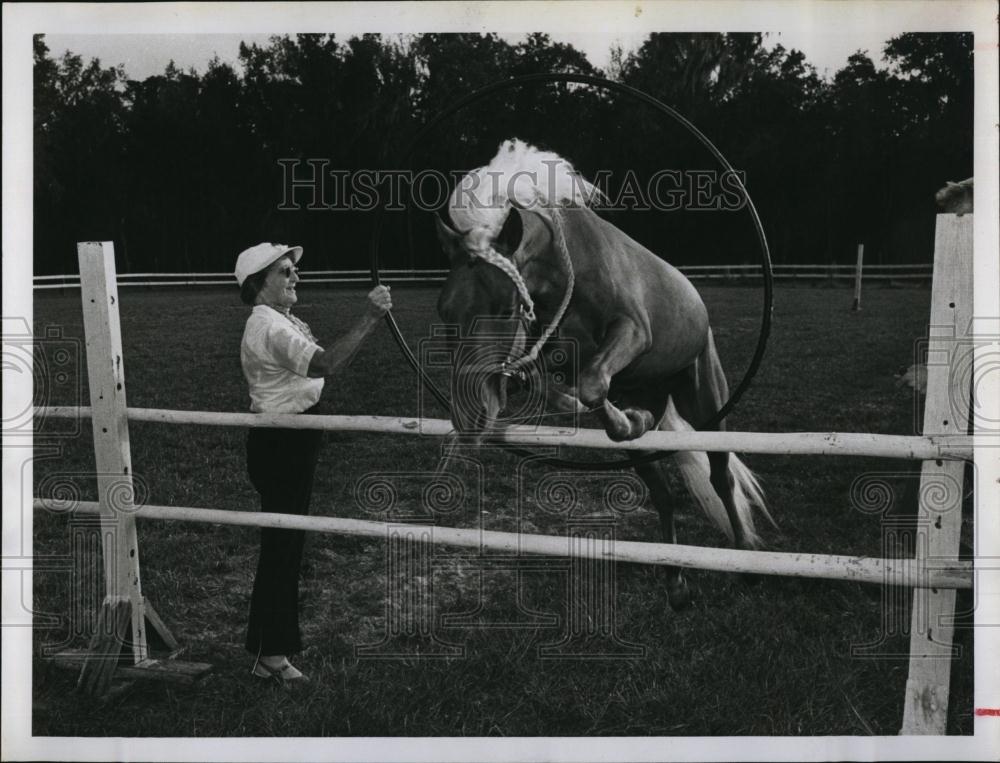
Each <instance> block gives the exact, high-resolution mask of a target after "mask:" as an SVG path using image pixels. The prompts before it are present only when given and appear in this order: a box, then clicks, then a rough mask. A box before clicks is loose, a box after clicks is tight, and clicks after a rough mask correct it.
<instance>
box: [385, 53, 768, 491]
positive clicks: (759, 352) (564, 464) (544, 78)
mask: <svg viewBox="0 0 1000 763" xmlns="http://www.w3.org/2000/svg"><path fill="white" fill-rule="evenodd" d="M549 82H576V83H579V84H584V85H591V86H593V87H599V88H604V89H605V90H611V91H614V92H619V93H624V94H625V95H630V96H632V97H634V98H637V99H638V100H640V101H642V102H643V103H646V104H648V105H650V106H652V107H653V108H654V109H656V110H657V111H659V112H660V113H662V114H665V115H667V116H669V117H670V118H671V119H673V120H674V121H675V122H677V123H678V124H680V125H681V126H683V127H684V128H685V129H686V130H687V131H688V132H690V133H691V134H692V135H693V136H694V137H695V138H697V139H698V141H699V142H700V143H701V144H702V145H703V146H704V147H705V148H706V149H708V151H709V153H711V154H712V156H713V157H714V158H715V160H716V161H717V162H719V164H720V165H722V167H723V169H725V170H726V171H727V172H729V173H730V174H731V175H732V177H733V178H735V180H736V182H737V183H738V185H739V190H740V192H741V193H742V194H743V198H744V199H745V200H746V205H747V209H748V210H749V211H750V216H751V218H752V220H753V224H754V228H755V230H756V231H757V241H758V243H759V245H760V264H761V270H762V272H763V276H764V309H763V311H762V315H761V323H760V332H759V334H758V337H757V346H756V348H755V350H754V354H753V357H752V358H751V360H750V365H749V366H748V367H747V370H746V373H744V375H743V378H742V379H741V380H740V383H739V384H738V385H737V386H736V389H735V390H733V392H732V393H731V394H730V396H729V400H727V401H726V403H725V405H723V406H722V407H721V408H720V409H719V410H718V412H717V413H716V414H715V415H714V416H713V417H712V418H710V419H709V420H708V421H705V422H701V423H700V424H699V425H698V426H696V427H695V428H696V429H699V430H706V429H714V428H715V427H717V426H718V425H719V424H720V423H721V422H722V421H723V419H725V417H726V416H728V415H729V413H730V412H731V411H732V409H733V408H734V407H735V405H736V403H738V402H739V400H740V398H741V397H743V394H744V393H745V392H746V390H747V388H748V387H749V386H750V382H751V381H752V380H753V378H754V376H755V375H756V374H757V370H758V369H759V368H760V364H761V361H762V360H763V358H764V352H765V350H766V349H767V339H768V336H769V335H770V333H771V313H772V310H773V302H774V277H773V273H772V271H771V253H770V250H769V248H768V245H767V237H766V236H765V234H764V226H763V225H762V223H761V221H760V215H758V214H757V208H756V207H755V206H754V203H753V200H752V199H751V198H750V194H749V193H748V192H747V189H746V187H745V186H744V185H743V181H742V180H741V179H740V177H739V175H738V174H737V173H736V171H735V170H734V169H733V167H732V165H731V164H730V163H729V162H728V161H727V160H726V157H725V156H723V155H722V152H721V151H719V149H718V148H716V147H715V144H713V143H712V141H710V140H709V139H708V138H707V137H706V136H705V135H704V134H703V133H702V132H701V131H700V130H699V129H698V128H697V127H695V126H694V125H693V124H691V122H689V121H688V120H687V119H686V118H685V117H684V116H682V115H681V114H680V113H678V112H677V111H676V110H675V109H674V108H672V107H670V106H668V105H667V104H665V103H663V102H662V101H660V100H659V99H657V98H654V97H653V96H651V95H649V94H648V93H644V92H643V91H641V90H638V89H637V88H634V87H631V86H630V85H625V84H623V83H621V82H613V81H611V80H607V79H603V78H601V77H593V76H591V75H589V74H571V73H567V74H562V73H557V72H544V73H539V74H524V75H521V76H518V77H512V78H510V79H506V80H500V81H499V82H494V83H492V84H489V85H486V86H484V87H481V88H479V89H478V90H475V91H473V92H471V93H469V94H468V95H466V96H465V97H464V98H461V99H459V100H458V101H456V102H455V103H454V104H452V105H451V106H449V107H448V108H447V109H445V110H444V111H442V112H440V113H439V114H437V115H436V116H435V117H434V118H433V119H431V120H430V121H429V122H427V124H425V125H424V126H423V127H421V128H420V129H419V130H418V131H417V133H416V134H415V135H414V136H413V138H412V139H411V140H410V142H409V144H408V145H407V146H406V147H405V148H404V149H403V151H402V152H401V153H400V154H399V156H398V161H397V162H396V163H395V166H401V165H402V164H403V162H405V161H407V160H408V159H409V158H410V156H411V155H412V154H413V151H414V149H415V148H416V147H417V145H418V144H419V142H420V141H421V140H423V138H424V137H425V136H426V135H427V134H428V133H429V132H430V131H431V130H433V129H434V128H436V127H437V126H438V125H439V124H440V123H441V122H443V121H444V120H445V119H447V118H448V117H450V116H452V115H453V114H455V113H456V112H458V111H460V110H461V109H464V108H465V107H466V106H470V105H472V104H473V103H476V102H478V101H481V100H483V99H484V98H487V97H488V96H490V95H493V94H494V93H498V92H501V91H503V90H508V89H510V88H514V87H520V86H522V85H527V84H534V83H549ZM383 214H384V212H383V208H382V207H379V208H378V210H376V213H375V222H374V230H373V232H372V247H371V278H372V282H373V283H374V284H375V285H378V284H380V283H381V279H380V277H379V244H380V238H381V233H382V221H383ZM385 318H386V322H387V323H388V325H389V329H390V331H391V332H392V335H393V337H394V338H395V340H396V344H397V345H399V348H400V350H401V351H402V353H403V355H404V356H405V358H406V360H407V362H409V364H410V366H411V367H412V368H413V369H414V370H415V371H416V372H417V375H418V376H419V377H420V380H421V382H422V383H423V385H424V387H425V388H426V389H427V390H428V391H429V392H430V393H431V394H432V395H433V396H434V398H435V399H436V400H437V401H438V402H439V403H441V405H443V406H444V407H445V408H446V409H447V410H449V411H450V410H451V401H450V400H449V399H448V396H447V395H446V394H445V393H444V392H442V391H441V390H440V389H439V388H438V386H437V385H436V384H435V383H434V380H433V379H431V378H430V377H429V376H428V375H427V373H426V372H425V371H424V370H423V368H421V367H420V363H419V362H418V361H417V358H416V356H415V355H414V354H413V351H412V350H411V349H410V346H409V344H407V342H406V339H405V337H403V334H402V332H401V331H400V329H399V326H398V325H397V324H396V319H395V318H394V317H393V315H392V313H391V312H390V313H387V314H386V316H385ZM507 447H508V449H510V450H511V451H513V452H514V453H516V454H518V455H520V456H530V457H531V458H532V459H533V460H534V462H535V463H539V464H545V465H547V466H555V467H557V468H562V469H578V470H581V471H605V470H611V469H626V468H631V467H634V466H641V465H642V464H647V463H650V462H652V461H658V460H660V459H662V458H665V457H666V456H669V455H671V454H672V452H671V451H654V452H651V453H647V454H643V455H641V456H633V455H630V456H629V458H625V459H620V460H617V461H573V460H570V459H561V458H551V457H547V456H542V457H539V455H538V454H537V453H533V452H531V451H526V450H524V449H523V448H516V447H514V446H510V445H508V446H507Z"/></svg>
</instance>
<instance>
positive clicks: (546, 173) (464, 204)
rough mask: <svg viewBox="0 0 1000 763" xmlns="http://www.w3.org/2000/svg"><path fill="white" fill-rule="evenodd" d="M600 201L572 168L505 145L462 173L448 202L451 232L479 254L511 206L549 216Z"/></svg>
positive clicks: (515, 144) (517, 144)
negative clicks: (555, 210)
mask: <svg viewBox="0 0 1000 763" xmlns="http://www.w3.org/2000/svg"><path fill="white" fill-rule="evenodd" d="M601 198H603V197H602V195H601V192H600V191H599V190H598V189H597V187H596V186H594V185H593V184H592V183H589V182H588V181H586V180H584V178H583V177H582V176H581V175H580V174H579V173H578V172H577V171H576V170H575V169H573V165H571V164H570V163H569V162H567V161H566V160H565V159H563V158H562V157H561V156H559V155H558V154H555V153H553V152H551V151H539V150H538V149H537V148H535V147H534V146H530V145H528V144H527V143H525V142H524V141H522V140H517V139H516V138H515V139H512V140H505V141H504V142H503V143H501V144H500V148H499V150H498V151H497V154H496V156H494V157H493V159H492V160H491V161H490V163H489V164H487V165H486V166H485V167H478V168H476V169H474V170H472V171H471V172H469V173H467V174H466V175H465V176H464V177H463V178H462V180H461V181H460V182H459V183H458V185H457V186H456V187H455V190H454V191H452V194H451V197H450V198H449V199H448V212H449V214H450V216H451V220H452V223H453V224H454V226H455V228H456V229H457V230H459V231H461V232H462V233H463V234H464V237H465V245H466V247H467V248H468V249H469V250H470V251H472V252H480V253H481V252H484V251H486V250H487V249H489V248H490V245H491V242H492V241H493V240H494V239H495V238H496V237H497V235H498V234H499V233H500V230H501V228H503V224H504V221H505V220H506V219H507V215H508V214H509V213H510V207H511V204H512V203H513V204H515V205H517V206H518V207H522V208H524V209H534V210H536V211H538V212H540V213H541V214H543V215H550V214H551V210H552V208H554V207H585V206H587V205H588V203H589V202H591V201H592V200H595V199H601Z"/></svg>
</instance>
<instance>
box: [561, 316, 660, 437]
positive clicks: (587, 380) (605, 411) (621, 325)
mask: <svg viewBox="0 0 1000 763" xmlns="http://www.w3.org/2000/svg"><path fill="white" fill-rule="evenodd" d="M650 342H651V338H650V334H649V331H648V329H645V328H644V327H642V326H640V325H639V324H638V323H636V322H635V321H633V320H631V319H629V318H620V319H619V320H617V321H615V322H614V323H612V324H611V325H610V326H608V331H607V333H606V334H605V335H604V338H603V339H602V340H601V344H600V346H599V347H598V348H597V352H595V353H594V355H593V357H592V358H591V359H590V360H589V361H588V362H587V364H586V366H584V368H583V369H582V371H581V372H580V380H579V384H578V385H577V391H578V393H579V395H578V396H579V398H580V400H581V401H582V402H583V404H584V405H585V406H587V408H589V409H591V410H594V411H595V412H596V413H597V415H598V416H599V417H600V418H601V421H602V423H603V424H604V430H605V431H606V432H607V433H608V437H610V438H611V439H612V440H615V441H619V442H620V441H622V440H634V439H635V438H636V437H640V436H642V435H643V434H645V433H646V432H647V431H648V430H650V429H652V428H653V425H654V424H655V423H656V422H655V420H654V419H653V414H652V413H650V412H649V411H647V410H644V409H641V408H625V409H624V410H620V409H619V408H617V407H616V406H615V405H614V403H612V402H611V401H610V400H608V389H610V387H611V379H612V378H613V377H614V375H615V374H617V373H618V372H619V371H621V370H622V369H623V368H625V367H626V366H628V365H629V363H631V362H632V361H633V360H635V358H636V357H638V356H639V355H640V354H641V353H643V352H645V351H646V350H648V349H649V346H650Z"/></svg>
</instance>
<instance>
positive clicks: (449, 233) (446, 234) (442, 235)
mask: <svg viewBox="0 0 1000 763" xmlns="http://www.w3.org/2000/svg"><path fill="white" fill-rule="evenodd" d="M447 214H448V211H447V209H445V210H440V209H439V210H438V211H437V212H436V213H435V214H434V224H435V226H436V227H437V233H438V238H439V239H441V243H442V244H443V243H444V242H446V241H454V240H456V239H459V238H461V237H462V234H461V233H459V232H458V231H457V230H455V229H454V228H452V227H451V222H450V221H449V220H448V218H447V217H445V215H447Z"/></svg>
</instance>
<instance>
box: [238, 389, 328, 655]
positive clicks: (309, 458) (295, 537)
mask: <svg viewBox="0 0 1000 763" xmlns="http://www.w3.org/2000/svg"><path fill="white" fill-rule="evenodd" d="M314 412H315V411H314V409H310V410H308V411H306V413H314ZM322 440H323V432H322V431H318V430H310V429H263V428H260V429H251V430H250V432H249V434H248V435H247V472H248V473H249V475H250V482H251V483H252V484H253V486H254V489H255V490H256V491H257V492H258V493H260V506H261V511H265V512H278V513H282V514H302V515H305V514H308V513H309V499H310V498H311V497H312V486H313V476H314V474H315V472H316V461H317V459H318V458H319V449H320V445H321V443H322ZM304 542H305V532H304V531H303V530H278V529H275V528H273V527H262V528H261V530H260V559H259V561H258V563H257V575H256V577H255V578H254V584H253V594H252V595H251V597H250V621H249V624H248V626H247V640H246V648H247V650H248V651H250V652H252V653H253V654H254V655H257V654H260V655H273V654H292V653H294V652H298V651H301V649H302V641H301V636H300V634H299V568H300V566H301V562H302V545H303V543H304Z"/></svg>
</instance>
